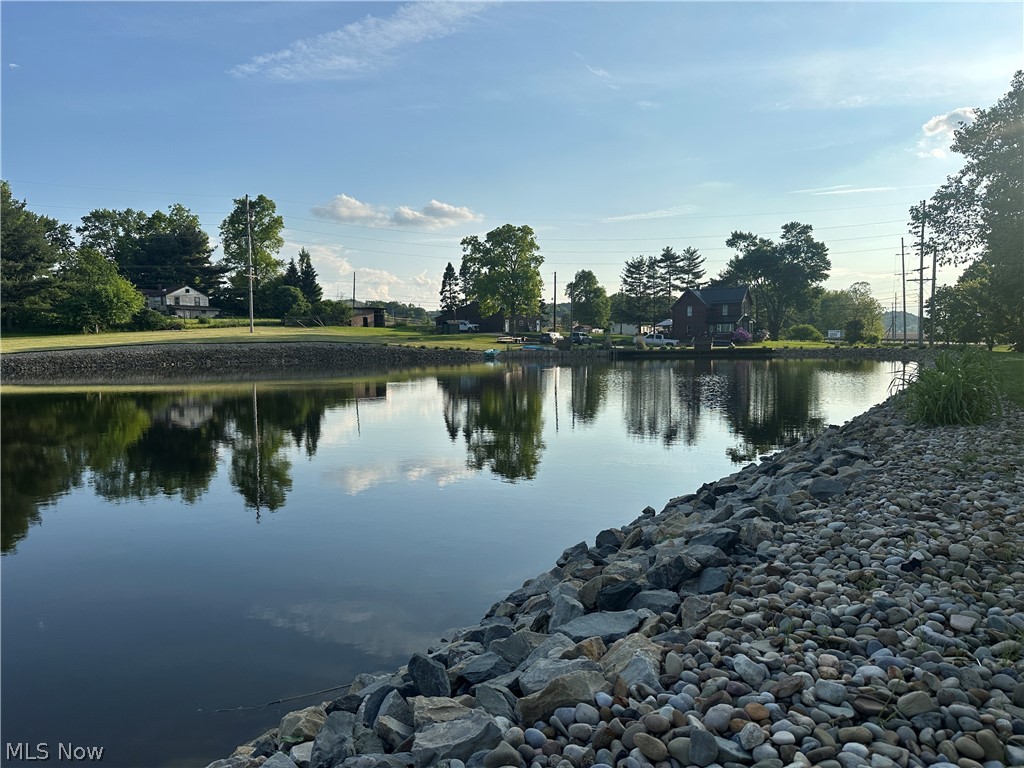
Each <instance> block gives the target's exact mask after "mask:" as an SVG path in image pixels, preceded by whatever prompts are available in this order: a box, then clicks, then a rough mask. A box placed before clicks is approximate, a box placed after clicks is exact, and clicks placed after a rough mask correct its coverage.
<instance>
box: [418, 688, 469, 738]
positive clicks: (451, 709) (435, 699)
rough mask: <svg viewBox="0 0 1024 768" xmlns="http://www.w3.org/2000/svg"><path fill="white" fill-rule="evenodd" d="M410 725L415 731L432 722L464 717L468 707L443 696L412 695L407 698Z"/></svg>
mask: <svg viewBox="0 0 1024 768" xmlns="http://www.w3.org/2000/svg"><path fill="white" fill-rule="evenodd" d="M409 707H410V708H411V709H412V725H413V728H415V729H416V730H417V731H418V730H421V729H422V728H426V727H427V726H429V725H433V724H434V723H445V722H448V721H449V720H457V719H458V718H460V717H465V716H466V714H467V713H468V712H469V711H470V709H469V707H467V706H465V705H463V704H460V703H459V702H457V701H456V700H455V699H450V698H445V697H443V696H413V697H412V698H410V699H409Z"/></svg>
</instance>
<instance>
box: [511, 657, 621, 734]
mask: <svg viewBox="0 0 1024 768" xmlns="http://www.w3.org/2000/svg"><path fill="white" fill-rule="evenodd" d="M610 690H611V686H610V685H609V684H608V681H607V680H605V678H604V675H602V674H601V673H600V672H594V671H586V670H577V671H575V672H570V673H569V674H567V675H562V676H561V677H556V678H555V679H554V680H552V681H551V682H550V683H548V685H547V687H546V688H544V690H542V691H538V692H537V693H534V694H531V695H529V696H524V697H523V698H521V699H519V701H518V702H516V710H517V711H518V712H519V719H520V720H521V721H522V722H523V723H535V722H537V721H538V720H547V719H548V718H550V717H551V715H552V714H554V711H555V709H556V708H558V707H570V706H575V705H576V704H578V703H579V702H581V701H582V702H586V701H593V700H594V694H595V693H597V692H598V691H603V692H606V693H607V692H608V691H610Z"/></svg>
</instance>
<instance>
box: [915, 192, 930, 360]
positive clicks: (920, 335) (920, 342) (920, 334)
mask: <svg viewBox="0 0 1024 768" xmlns="http://www.w3.org/2000/svg"><path fill="white" fill-rule="evenodd" d="M927 205H928V201H927V200H922V201H921V244H920V246H919V247H918V258H919V259H920V267H918V271H919V272H920V273H921V276H920V277H919V278H918V284H917V288H918V290H917V347H918V349H923V348H924V222H925V218H926V217H927V212H928V209H927Z"/></svg>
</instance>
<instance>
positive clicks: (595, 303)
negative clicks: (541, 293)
mask: <svg viewBox="0 0 1024 768" xmlns="http://www.w3.org/2000/svg"><path fill="white" fill-rule="evenodd" d="M565 295H566V296H567V297H568V298H569V300H570V301H571V302H572V316H573V320H574V321H575V322H577V323H580V324H581V325H590V326H593V327H595V328H607V327H608V323H609V320H610V317H611V310H612V304H611V301H609V299H608V294H607V293H606V292H605V290H604V286H602V285H601V284H600V283H599V282H597V275H595V274H594V273H593V272H591V271H590V270H589V269H581V270H580V271H579V272H577V273H576V276H575V277H573V279H572V280H571V281H570V282H569V283H567V284H566V286H565Z"/></svg>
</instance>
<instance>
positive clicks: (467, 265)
mask: <svg viewBox="0 0 1024 768" xmlns="http://www.w3.org/2000/svg"><path fill="white" fill-rule="evenodd" d="M479 276H480V265H479V264H478V263H477V262H476V261H475V260H474V259H470V258H467V257H466V256H465V255H463V257H462V262H461V263H460V264H459V292H460V293H461V294H462V301H463V302H465V303H466V304H468V303H469V302H471V301H476V298H477V296H476V280H477V278H478V277H479Z"/></svg>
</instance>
